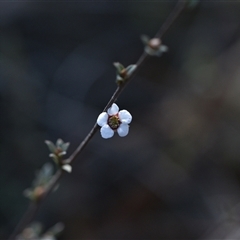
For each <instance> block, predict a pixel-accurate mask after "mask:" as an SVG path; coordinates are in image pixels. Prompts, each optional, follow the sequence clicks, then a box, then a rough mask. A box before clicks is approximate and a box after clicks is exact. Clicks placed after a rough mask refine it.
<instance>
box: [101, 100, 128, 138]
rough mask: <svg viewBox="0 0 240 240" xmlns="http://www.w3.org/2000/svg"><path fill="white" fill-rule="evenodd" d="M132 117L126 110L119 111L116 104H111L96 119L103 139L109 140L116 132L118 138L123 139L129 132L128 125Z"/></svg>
mask: <svg viewBox="0 0 240 240" xmlns="http://www.w3.org/2000/svg"><path fill="white" fill-rule="evenodd" d="M131 121H132V115H131V114H130V113H129V112H128V111H127V110H121V111H119V107H118V105H117V104H115V103H113V104H112V106H111V107H110V108H109V109H108V110H107V112H103V113H101V114H100V115H99V116H98V118H97V124H98V125H99V126H100V127H101V129H100V133H101V136H102V137H103V138H106V139H107V138H111V137H112V136H113V135H114V132H116V131H117V133H118V135H119V136H120V137H125V136H127V135H128V132H129V125H128V124H129V123H131Z"/></svg>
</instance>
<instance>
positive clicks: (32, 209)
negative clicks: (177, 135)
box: [9, 0, 185, 240]
mask: <svg viewBox="0 0 240 240" xmlns="http://www.w3.org/2000/svg"><path fill="white" fill-rule="evenodd" d="M184 6H185V1H184V0H179V1H178V2H177V4H176V6H175V8H174V9H173V11H172V12H171V13H170V15H169V16H168V18H167V20H166V21H165V22H164V23H163V25H162V27H161V28H160V29H159V31H158V32H157V34H156V35H155V37H157V38H161V37H162V36H163V35H164V34H165V33H166V31H167V30H168V29H169V27H170V26H171V25H172V23H173V22H174V21H175V20H176V18H177V17H178V16H179V15H180V13H181V12H182V10H183V9H184ZM148 57H149V55H148V54H147V53H145V52H144V53H143V54H142V55H141V56H140V58H139V59H138V61H137V63H136V65H137V68H136V70H135V71H134V72H133V74H132V75H131V76H130V77H129V78H127V79H126V80H125V81H124V83H123V84H121V85H119V86H118V87H117V89H116V90H115V92H114V93H113V95H112V97H111V98H110V100H109V102H108V103H107V105H106V106H105V108H104V110H103V111H106V110H107V109H108V108H109V107H110V106H111V105H112V104H113V103H114V102H115V101H116V100H117V98H118V97H119V95H120V94H121V93H122V91H123V89H124V88H125V87H126V86H127V84H128V83H129V82H130V81H131V80H132V79H133V77H134V76H135V75H136V73H137V71H138V70H139V69H140V67H141V66H142V65H143V64H144V62H145V61H146V60H147V59H148ZM98 129H99V126H98V125H97V123H95V124H94V126H93V128H92V129H91V130H90V132H89V133H88V135H87V136H86V137H85V139H84V140H83V141H82V142H81V143H80V145H79V146H78V147H77V148H76V150H75V151H74V152H73V153H72V154H71V156H70V157H69V158H68V159H66V160H65V161H66V162H68V164H70V163H72V162H73V161H74V160H75V159H76V158H77V156H78V155H79V154H80V153H81V151H82V150H83V149H84V148H85V147H86V146H87V144H88V142H89V141H90V140H91V139H92V137H93V136H94V134H95V133H96V132H97V130H98ZM62 174H63V171H62V170H58V171H57V172H56V173H55V174H54V176H53V177H52V179H51V181H50V182H49V184H48V186H47V187H46V188H45V192H44V194H43V195H42V196H41V198H40V199H39V200H38V201H37V202H31V203H30V205H29V208H28V209H27V211H26V213H25V214H24V216H23V217H22V219H21V220H20V222H19V224H18V225H17V226H16V228H15V230H14V232H13V233H12V235H11V236H10V238H9V240H14V239H15V238H16V236H17V234H19V233H20V232H22V231H23V230H24V229H25V228H26V226H27V225H28V224H29V223H30V222H31V221H32V219H33V218H34V217H35V215H36V214H37V212H38V210H39V208H40V206H41V204H42V202H43V201H44V200H45V199H46V197H47V196H48V195H49V193H50V192H51V191H52V190H53V189H54V187H55V186H56V184H57V182H58V181H59V179H60V178H61V176H62Z"/></svg>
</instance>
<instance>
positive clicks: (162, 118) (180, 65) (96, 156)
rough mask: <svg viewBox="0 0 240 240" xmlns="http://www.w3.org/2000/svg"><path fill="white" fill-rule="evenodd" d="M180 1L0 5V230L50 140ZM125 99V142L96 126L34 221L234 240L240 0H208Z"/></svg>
mask: <svg viewBox="0 0 240 240" xmlns="http://www.w3.org/2000/svg"><path fill="white" fill-rule="evenodd" d="M174 5H175V2H174V1H144V2H142V1H139V2H137V1H129V2H126V1H117V2H116V1H92V2H84V1H69V2H68V1H59V2H57V1H49V2H48V1H14V2H1V3H0V126H1V127H0V129H1V130H0V136H1V137H0V238H1V239H6V238H7V236H9V234H10V233H11V232H12V230H13V229H14V226H16V224H17V223H18V221H19V220H20V218H21V216H22V215H23V213H24V212H25V210H26V209H27V206H28V202H29V201H28V199H27V198H25V197H24V196H23V194H22V193H23V191H24V189H26V188H29V187H31V183H32V181H33V179H34V177H35V173H36V171H37V170H39V169H40V168H41V167H42V166H43V165H44V164H45V163H46V162H49V163H51V159H49V158H48V154H49V152H48V149H47V147H46V145H45V144H44V140H46V139H48V140H51V141H54V142H55V141H56V140H57V138H62V139H63V140H64V141H69V142H71V145H70V148H69V154H70V153H71V152H73V151H74V149H75V148H76V147H77V146H78V144H79V143H80V142H81V141H82V140H83V138H84V137H85V136H86V134H87V133H88V132H89V130H90V129H91V128H92V126H93V125H94V123H95V121H96V118H97V116H98V114H99V113H100V112H101V111H102V109H103V107H104V106H105V105H106V103H107V102H108V100H109V98H110V96H111V95H112V93H113V91H114V90H115V88H116V84H115V74H116V72H115V69H114V67H113V65H112V63H113V62H116V61H119V62H121V63H123V64H124V65H125V66H127V65H129V64H133V63H135V62H136V61H137V59H138V57H139V56H140V55H141V54H142V51H143V44H142V42H141V41H140V35H141V34H147V35H149V36H154V34H155V33H156V32H157V30H158V29H159V27H160V26H161V24H162V23H163V22H164V20H165V19H166V18H167V16H168V14H169V13H170V12H171V10H172V9H173V7H174ZM162 40H163V42H164V44H166V45H167V46H168V47H169V51H168V52H167V53H166V54H164V55H163V56H162V57H161V58H157V57H152V58H151V59H149V60H148V61H147V62H146V64H145V65H144V66H143V67H142V68H141V69H140V71H139V72H138V74H137V76H136V77H135V78H134V79H133V81H132V82H131V83H130V84H129V85H128V86H127V88H126V89H125V90H124V92H123V94H122V95H121V96H120V97H119V99H118V101H117V104H118V105H119V106H120V109H127V110H128V111H130V112H131V114H132V115H133V122H132V123H131V127H130V133H129V135H128V136H127V137H126V138H120V137H118V136H114V138H112V139H109V140H104V139H102V138H101V136H100V134H99V133H97V134H96V135H95V136H94V138H93V139H92V140H91V142H90V143H89V144H88V146H87V147H86V148H85V150H84V151H83V152H82V154H81V155H80V156H79V157H78V159H77V160H76V161H75V162H74V165H73V172H72V173H71V174H65V175H64V177H63V178H62V179H61V181H60V185H59V188H58V190H57V191H56V192H54V193H52V194H51V195H50V196H49V198H48V199H47V201H46V202H45V203H44V205H43V206H42V208H41V210H40V212H39V213H38V215H37V217H36V219H35V220H36V221H40V222H42V223H43V224H44V226H45V227H46V228H49V227H51V226H52V225H54V224H55V223H57V222H63V223H64V224H65V230H64V232H63V234H62V235H61V236H60V237H59V239H239V238H240V3H239V2H238V1H231V2H230V1H229V2H226V1H211V2H210V1H201V2H200V3H199V4H198V5H197V6H196V7H195V8H189V9H187V10H185V11H184V13H183V14H182V15H181V16H180V17H179V18H178V19H177V21H176V22H175V23H174V25H173V26H172V27H171V28H170V29H169V31H168V32H167V33H166V35H165V36H164V37H163V39H162Z"/></svg>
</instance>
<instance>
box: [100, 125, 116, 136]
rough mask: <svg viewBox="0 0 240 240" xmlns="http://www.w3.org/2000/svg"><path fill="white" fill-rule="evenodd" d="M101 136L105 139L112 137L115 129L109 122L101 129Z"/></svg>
mask: <svg viewBox="0 0 240 240" xmlns="http://www.w3.org/2000/svg"><path fill="white" fill-rule="evenodd" d="M100 133H101V136H102V137H103V138H105V139H107V138H111V137H112V136H113V134H114V131H113V130H112V129H111V128H110V127H109V125H108V124H105V125H104V126H102V127H101V129H100Z"/></svg>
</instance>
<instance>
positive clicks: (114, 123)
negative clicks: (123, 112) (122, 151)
mask: <svg viewBox="0 0 240 240" xmlns="http://www.w3.org/2000/svg"><path fill="white" fill-rule="evenodd" d="M120 124H121V122H120V119H119V117H118V114H116V115H113V116H110V117H109V118H108V125H109V127H110V128H111V129H112V130H116V129H117V128H118V127H119V126H120Z"/></svg>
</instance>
